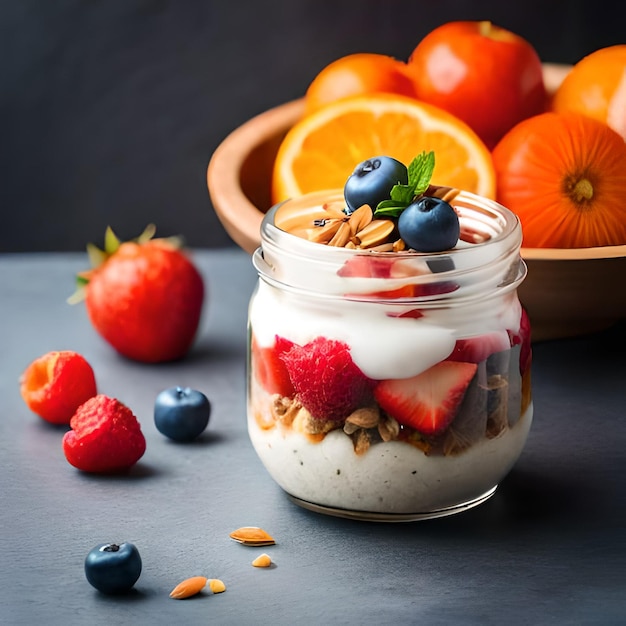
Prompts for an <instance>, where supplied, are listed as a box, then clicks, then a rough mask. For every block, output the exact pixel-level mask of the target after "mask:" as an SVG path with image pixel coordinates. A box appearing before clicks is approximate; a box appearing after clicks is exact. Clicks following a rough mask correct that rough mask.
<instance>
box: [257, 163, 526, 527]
mask: <svg viewBox="0 0 626 626" xmlns="http://www.w3.org/2000/svg"><path fill="white" fill-rule="evenodd" d="M428 159H432V155H420V157H418V159H416V161H414V162H413V163H412V164H410V165H409V167H408V168H406V166H404V165H403V164H398V163H397V162H394V161H393V159H389V158H388V157H375V158H373V159H370V160H368V161H366V162H364V163H362V164H359V166H358V167H357V168H356V170H355V173H354V174H353V175H352V176H351V177H350V179H349V180H348V182H347V183H346V187H345V189H344V190H338V191H335V192H322V193H315V194H309V195H305V196H302V197H300V198H297V199H293V200H289V201H287V202H284V203H283V204H281V205H278V206H276V207H274V208H273V209H272V210H271V211H270V212H268V214H267V216H266V217H265V219H264V222H263V225H262V245H261V247H260V248H259V249H258V250H257V251H256V253H255V255H254V264H255V266H256V268H257V270H258V272H259V283H258V286H257V289H256V290H255V293H254V295H253V297H252V299H251V302H250V310H249V367H248V429H249V434H250V438H251V441H252V443H253V445H254V448H255V450H256V452H257V454H258V455H259V457H260V459H261V461H262V463H263V465H264V466H265V467H266V469H267V470H268V472H269V473H270V475H271V476H272V477H273V478H274V480H275V481H276V482H277V483H278V484H279V485H280V486H281V487H282V488H283V489H284V490H285V491H286V492H287V494H289V496H290V497H291V498H292V499H293V500H294V501H296V502H297V503H298V504H300V505H302V506H305V507H307V508H310V509H313V510H317V511H320V512H325V513H329V514H333V515H339V516H344V517H354V518H361V519H371V520H414V519H421V518H428V517H437V516H442V515H448V514H451V513H456V512H459V511H463V510H466V509H468V508H470V507H472V506H475V505H476V504H479V503H480V502H483V501H484V500H485V499H487V498H488V497H489V496H490V495H492V494H493V493H494V491H495V489H496V487H497V485H498V483H499V482H500V481H501V480H502V478H503V477H504V476H505V475H506V474H507V473H508V472H509V470H510V469H511V467H512V466H513V465H514V463H515V462H516V460H517V459H518V458H519V456H520V454H521V452H522V449H523V447H524V444H525V442H526V439H527V435H528V432H529V429H530V425H531V421H532V401H531V389H530V364H531V348H530V328H529V323H528V318H527V316H526V314H525V312H524V310H523V308H522V306H521V305H520V302H519V300H518V297H517V291H516V289H517V286H518V285H519V284H520V282H521V281H522V280H523V279H524V276H525V272H526V269H525V266H524V263H523V261H522V260H521V258H520V254H519V250H520V245H521V228H520V224H519V220H518V219H517V218H516V217H515V216H514V215H513V214H512V213H511V212H510V211H508V210H507V209H505V208H504V207H502V206H500V205H498V204H497V203H495V202H493V201H491V200H488V199H485V198H481V197H478V196H475V195H473V194H470V193H466V192H463V191H458V190H454V189H449V188H441V187H432V186H430V185H429V184H428V178H429V176H428V175H424V168H426V169H427V168H428V167H430V164H429V161H428ZM402 168H404V170H403V169H402ZM359 179H360V180H359ZM416 180H417V182H416ZM398 188H400V189H398ZM407 189H408V191H407ZM401 193H403V194H404V195H403V196H401Z"/></svg>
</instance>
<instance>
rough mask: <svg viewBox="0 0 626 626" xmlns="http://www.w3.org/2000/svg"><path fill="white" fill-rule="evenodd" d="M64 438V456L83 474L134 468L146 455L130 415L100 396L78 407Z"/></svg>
mask: <svg viewBox="0 0 626 626" xmlns="http://www.w3.org/2000/svg"><path fill="white" fill-rule="evenodd" d="M70 426H71V427H72V430H70V431H68V432H66V433H65V435H64V436H63V452H64V453H65V457H66V458H67V460H68V461H69V463H71V464H72V465H73V466H74V467H77V468H78V469H79V470H82V471H84V472H93V473H112V472H118V471H121V470H124V469H127V468H129V467H131V466H133V465H134V464H135V463H136V462H137V461H138V460H139V459H140V458H141V457H142V456H143V453H144V452H145V451H146V440H145V438H144V436H143V433H142V432H141V427H140V425H139V422H138V421H137V418H136V417H135V415H134V414H133V412H132V411H131V410H130V409H129V408H128V407H127V406H125V405H124V404H122V403H121V402H120V401H119V400H116V399H115V398H109V397H108V396H105V395H103V394H100V395H97V396H95V397H93V398H91V399H89V400H87V402H85V404H83V405H81V406H80V407H79V408H78V410H77V411H76V413H75V414H74V416H73V417H72V419H71V421H70Z"/></svg>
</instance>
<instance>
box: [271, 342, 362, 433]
mask: <svg viewBox="0 0 626 626" xmlns="http://www.w3.org/2000/svg"><path fill="white" fill-rule="evenodd" d="M282 359H283V361H284V362H285V365H286V366H287V371H288V372H289V376H290V378H291V382H292V383H293V386H294V388H295V390H296V392H297V394H298V398H299V399H300V402H302V405H303V406H304V408H306V409H307V410H308V411H309V413H310V414H311V415H312V416H313V417H314V418H317V419H326V420H333V421H340V420H342V419H345V418H346V417H348V415H350V413H352V412H353V411H354V410H355V409H357V408H359V407H360V406H363V405H366V404H368V403H369V402H371V400H372V389H373V386H374V382H373V381H372V380H371V379H369V378H367V376H365V374H363V372H362V371H361V370H360V369H359V368H358V367H357V366H356V365H355V363H354V361H353V360H352V357H351V356H350V348H349V347H348V345H347V344H345V343H343V342H341V341H335V340H331V339H327V338H326V337H317V338H315V339H314V340H313V341H311V342H309V343H307V344H306V345H305V346H299V345H296V344H294V346H293V347H292V348H291V349H290V350H289V351H288V352H286V353H284V354H283V355H282Z"/></svg>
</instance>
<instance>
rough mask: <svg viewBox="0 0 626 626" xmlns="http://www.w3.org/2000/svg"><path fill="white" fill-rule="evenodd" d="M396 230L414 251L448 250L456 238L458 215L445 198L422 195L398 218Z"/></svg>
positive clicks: (459, 231)
mask: <svg viewBox="0 0 626 626" xmlns="http://www.w3.org/2000/svg"><path fill="white" fill-rule="evenodd" d="M398 232H399V233H400V237H402V240H403V241H404V243H406V245H407V246H408V247H409V248H413V249H414V250H417V251H418V252H442V251H443V250H450V249H451V248H453V247H454V246H455V245H456V243H457V241H458V240H459V235H460V234H461V228H460V224H459V216H458V215H457V214H456V211H455V210H454V209H453V208H452V206H450V204H448V203H447V202H446V201H445V200H441V199H440V198H435V197H431V196H422V197H421V198H419V199H418V200H416V201H415V202H413V203H412V204H409V206H408V207H406V209H404V211H402V213H400V217H399V218H398Z"/></svg>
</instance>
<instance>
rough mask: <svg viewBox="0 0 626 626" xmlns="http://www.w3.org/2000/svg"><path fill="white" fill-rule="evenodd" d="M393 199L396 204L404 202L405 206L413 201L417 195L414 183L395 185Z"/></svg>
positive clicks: (392, 189) (392, 191)
mask: <svg viewBox="0 0 626 626" xmlns="http://www.w3.org/2000/svg"><path fill="white" fill-rule="evenodd" d="M390 196H391V199H392V200H393V201H394V202H395V203H396V204H403V205H404V206H405V207H406V206H409V204H411V202H413V198H414V197H415V186H414V185H394V186H393V187H392V188H391V194H390Z"/></svg>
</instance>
